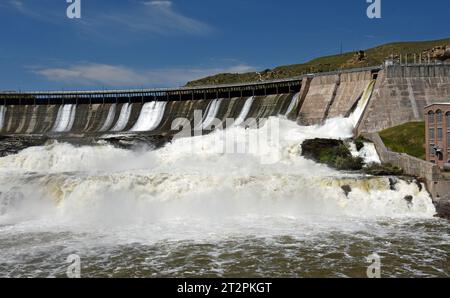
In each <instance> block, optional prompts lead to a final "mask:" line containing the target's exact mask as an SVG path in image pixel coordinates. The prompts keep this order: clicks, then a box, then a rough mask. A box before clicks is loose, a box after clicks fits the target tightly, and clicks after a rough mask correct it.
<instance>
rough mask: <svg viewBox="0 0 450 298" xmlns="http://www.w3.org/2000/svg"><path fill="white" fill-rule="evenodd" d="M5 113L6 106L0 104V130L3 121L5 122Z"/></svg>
mask: <svg viewBox="0 0 450 298" xmlns="http://www.w3.org/2000/svg"><path fill="white" fill-rule="evenodd" d="M5 114H6V107H5V106H0V131H1V130H2V129H3V123H4V122H5Z"/></svg>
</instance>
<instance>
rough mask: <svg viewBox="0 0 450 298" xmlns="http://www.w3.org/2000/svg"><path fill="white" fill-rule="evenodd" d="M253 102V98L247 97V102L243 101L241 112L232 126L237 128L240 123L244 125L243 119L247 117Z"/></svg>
mask: <svg viewBox="0 0 450 298" xmlns="http://www.w3.org/2000/svg"><path fill="white" fill-rule="evenodd" d="M253 101H255V97H254V96H252V97H249V98H247V100H246V101H245V104H244V106H243V107H242V110H241V112H240V113H239V116H238V117H237V118H236V120H235V121H234V124H233V125H234V126H239V125H241V124H242V123H244V121H245V119H247V115H248V113H249V112H250V109H251V107H252V104H253Z"/></svg>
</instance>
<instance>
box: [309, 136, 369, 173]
mask: <svg viewBox="0 0 450 298" xmlns="http://www.w3.org/2000/svg"><path fill="white" fill-rule="evenodd" d="M302 156H304V157H305V158H308V159H312V160H314V161H316V162H319V163H323V164H326V165H328V166H330V167H333V168H336V169H338V170H361V169H362V166H363V161H362V159H361V158H359V157H356V158H355V157H353V156H352V154H351V153H350V150H349V149H348V148H347V146H346V145H345V144H344V142H343V141H341V140H333V139H311V140H305V141H304V142H303V144H302Z"/></svg>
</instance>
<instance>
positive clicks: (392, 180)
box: [389, 177, 398, 191]
mask: <svg viewBox="0 0 450 298" xmlns="http://www.w3.org/2000/svg"><path fill="white" fill-rule="evenodd" d="M397 183H398V180H397V179H395V178H392V177H390V178H389V189H390V190H394V191H395V190H397V188H396V187H395V186H396V185H397Z"/></svg>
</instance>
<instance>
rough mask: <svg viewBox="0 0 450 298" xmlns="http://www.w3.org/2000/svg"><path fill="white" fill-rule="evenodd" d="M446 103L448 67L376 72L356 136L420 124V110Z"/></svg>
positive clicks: (449, 94) (449, 98)
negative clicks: (413, 122) (370, 94)
mask: <svg viewBox="0 0 450 298" xmlns="http://www.w3.org/2000/svg"><path fill="white" fill-rule="evenodd" d="M438 102H450V65H413V66H391V67H388V68H386V69H384V70H382V71H380V73H379V76H378V80H377V83H376V85H375V90H374V92H373V95H372V98H371V100H370V103H369V105H368V107H367V110H366V112H365V113H364V116H363V118H362V120H361V123H360V126H359V127H358V132H377V131H380V130H383V129H386V128H389V127H393V126H397V125H400V124H403V123H406V122H411V121H422V120H423V110H424V107H425V106H427V105H429V104H432V103H438Z"/></svg>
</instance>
